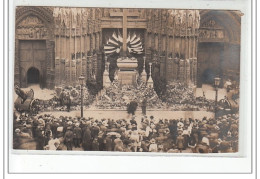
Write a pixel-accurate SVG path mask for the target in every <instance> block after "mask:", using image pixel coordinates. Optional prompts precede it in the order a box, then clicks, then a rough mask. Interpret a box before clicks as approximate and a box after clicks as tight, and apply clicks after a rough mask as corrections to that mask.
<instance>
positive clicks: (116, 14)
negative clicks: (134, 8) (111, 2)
mask: <svg viewBox="0 0 260 179" xmlns="http://www.w3.org/2000/svg"><path fill="white" fill-rule="evenodd" d="M110 16H111V17H123V56H124V57H125V56H126V51H127V47H126V39H127V17H130V16H131V17H138V16H139V13H138V12H129V11H128V10H127V9H123V12H110Z"/></svg>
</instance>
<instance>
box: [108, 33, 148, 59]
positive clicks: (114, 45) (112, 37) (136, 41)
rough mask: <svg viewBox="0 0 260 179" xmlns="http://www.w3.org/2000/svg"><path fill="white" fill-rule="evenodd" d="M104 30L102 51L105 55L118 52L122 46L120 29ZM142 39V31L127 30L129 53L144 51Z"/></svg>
mask: <svg viewBox="0 0 260 179" xmlns="http://www.w3.org/2000/svg"><path fill="white" fill-rule="evenodd" d="M109 31H110V32H106V34H105V39H104V52H105V54H106V55H112V54H119V53H120V52H121V51H122V47H123V37H122V36H123V35H122V30H121V29H120V30H119V29H118V30H111V29H109ZM143 41H144V39H143V37H142V33H140V32H137V31H129V32H128V35H127V40H126V43H127V52H128V53H129V54H138V55H140V54H143V53H144V43H143Z"/></svg>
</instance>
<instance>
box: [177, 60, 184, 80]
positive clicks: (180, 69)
mask: <svg viewBox="0 0 260 179" xmlns="http://www.w3.org/2000/svg"><path fill="white" fill-rule="evenodd" d="M184 65H185V62H184V60H183V59H180V61H179V78H178V79H179V80H180V81H184V70H185V67H184Z"/></svg>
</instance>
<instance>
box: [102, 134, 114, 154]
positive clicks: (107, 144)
mask: <svg viewBox="0 0 260 179" xmlns="http://www.w3.org/2000/svg"><path fill="white" fill-rule="evenodd" d="M104 143H105V150H106V151H112V150H113V140H112V138H111V135H109V134H108V135H107V137H106V138H105V140H104Z"/></svg>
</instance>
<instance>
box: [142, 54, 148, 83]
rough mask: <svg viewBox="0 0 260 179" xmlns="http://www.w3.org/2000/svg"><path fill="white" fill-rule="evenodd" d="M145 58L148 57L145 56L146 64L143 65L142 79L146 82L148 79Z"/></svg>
mask: <svg viewBox="0 0 260 179" xmlns="http://www.w3.org/2000/svg"><path fill="white" fill-rule="evenodd" d="M145 60H146V57H144V66H143V71H142V73H141V79H142V81H143V82H145V83H146V81H147V73H146V71H145Z"/></svg>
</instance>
